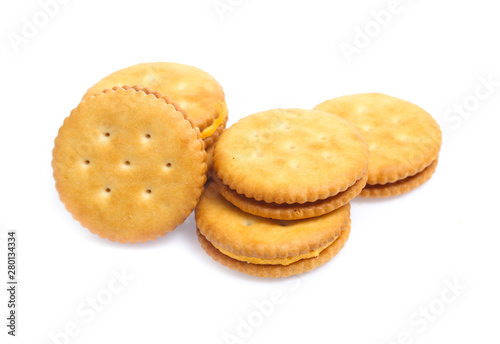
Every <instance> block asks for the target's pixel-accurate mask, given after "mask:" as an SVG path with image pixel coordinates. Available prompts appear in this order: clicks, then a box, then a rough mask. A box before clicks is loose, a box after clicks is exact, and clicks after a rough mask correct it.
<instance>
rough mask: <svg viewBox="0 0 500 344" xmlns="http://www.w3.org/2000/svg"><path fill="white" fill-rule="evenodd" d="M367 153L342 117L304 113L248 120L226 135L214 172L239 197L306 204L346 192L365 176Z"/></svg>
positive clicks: (260, 115) (273, 112) (277, 112)
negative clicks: (239, 195)
mask: <svg viewBox="0 0 500 344" xmlns="http://www.w3.org/2000/svg"><path fill="white" fill-rule="evenodd" d="M367 163H368V148H367V145H366V143H365V141H364V139H363V137H362V136H361V134H360V133H359V131H358V130H357V129H356V128H355V127H354V126H352V125H351V124H349V123H348V122H347V121H345V120H343V119H341V118H340V117H336V116H331V114H329V113H326V112H322V111H315V110H302V109H275V110H269V111H264V112H260V113H257V114H253V115H250V116H248V117H245V118H243V119H241V120H240V121H238V122H237V123H236V124H234V125H233V126H231V128H229V129H227V130H225V131H224V133H223V134H222V135H221V137H220V138H219V141H218V142H217V145H216V147H215V152H214V171H215V173H216V174H217V176H218V177H219V178H220V179H221V181H222V182H223V183H224V184H225V185H227V186H228V187H229V188H231V189H233V190H235V191H236V192H237V193H239V194H242V195H245V196H246V197H247V198H253V199H255V200H257V201H265V202H268V203H278V204H283V203H288V204H292V203H305V202H314V201H317V200H320V199H326V198H328V197H331V196H334V195H336V194H338V193H339V192H342V191H345V190H347V189H348V188H349V187H350V186H351V185H353V184H354V183H355V182H356V181H357V180H359V179H360V178H361V176H362V175H363V173H364V172H365V169H366V166H367Z"/></svg>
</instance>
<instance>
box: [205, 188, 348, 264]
mask: <svg viewBox="0 0 500 344" xmlns="http://www.w3.org/2000/svg"><path fill="white" fill-rule="evenodd" d="M213 186H214V185H213V183H211V184H209V185H208V186H207V188H206V191H205V192H204V193H203V195H202V197H201V199H200V203H199V204H198V206H197V207H196V210H195V218H196V225H197V227H198V228H199V230H200V231H201V234H203V236H205V237H206V238H207V240H209V241H210V242H211V243H213V244H214V245H215V246H217V247H220V248H221V249H223V250H226V251H229V252H231V253H233V254H235V255H239V256H247V257H254V258H263V259H275V258H287V257H296V256H298V255H300V254H304V253H308V252H310V251H312V250H316V249H318V248H320V247H323V246H325V245H326V244H327V243H329V242H332V241H333V240H335V238H336V237H337V236H338V235H339V233H340V231H341V230H342V229H343V228H344V227H345V226H346V224H347V222H348V221H349V215H350V205H349V204H347V205H344V206H343V207H341V208H339V209H337V210H335V211H333V212H330V213H328V214H325V215H323V216H319V217H314V218H310V219H305V220H296V221H279V220H273V219H266V218H262V217H259V216H254V215H251V214H247V213H245V212H243V211H241V210H240V209H239V208H237V207H235V206H234V205H232V204H231V203H229V202H228V201H227V200H226V199H225V198H224V197H222V195H221V194H220V193H218V192H216V193H214V189H215V190H216V188H214V187H213Z"/></svg>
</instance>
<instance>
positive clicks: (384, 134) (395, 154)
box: [315, 93, 441, 197]
mask: <svg viewBox="0 0 500 344" xmlns="http://www.w3.org/2000/svg"><path fill="white" fill-rule="evenodd" d="M315 109H317V110H322V111H328V112H330V113H332V114H335V115H337V116H340V117H342V118H344V119H346V120H348V121H349V122H350V123H352V124H353V125H354V126H356V128H358V129H359V131H360V132H361V133H362V134H363V136H364V138H365V139H366V142H367V143H368V145H369V147H370V163H369V164H368V181H367V186H366V187H365V188H364V189H363V191H362V192H361V194H360V196H361V197H388V196H396V195H400V194H403V193H406V192H408V191H410V190H413V189H415V188H416V187H418V186H420V185H422V184H423V183H425V182H426V181H427V180H429V179H430V178H431V176H432V174H433V173H434V171H435V170H436V166H437V161H438V155H439V151H440V148H441V130H440V128H439V125H438V124H437V122H436V120H434V118H432V116H431V115H430V114H428V113H427V112H426V111H425V110H424V109H422V108H420V107H419V106H417V105H415V104H412V103H410V102H408V101H405V100H402V99H398V98H395V97H391V96H387V95H384V94H380V93H363V94H355V95H350V96H343V97H339V98H335V99H331V100H327V101H325V102H323V103H321V104H319V105H317V106H316V107H315Z"/></svg>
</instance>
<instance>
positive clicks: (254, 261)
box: [214, 241, 335, 265]
mask: <svg viewBox="0 0 500 344" xmlns="http://www.w3.org/2000/svg"><path fill="white" fill-rule="evenodd" d="M334 242H335V241H332V242H329V243H327V244H326V245H325V246H321V247H319V248H317V249H315V250H312V251H309V252H307V253H303V254H299V255H298V256H295V257H286V258H274V259H264V258H255V257H246V256H239V255H236V254H234V253H231V252H229V251H226V250H224V249H222V248H220V247H217V246H215V245H214V247H215V248H216V249H218V250H219V251H220V252H221V253H222V254H225V255H226V256H229V257H231V258H233V259H236V260H239V261H242V262H247V263H251V264H270V265H290V264H292V263H295V262H297V261H299V260H302V259H307V258H315V257H317V256H319V254H320V253H321V252H322V251H323V250H324V249H326V248H327V247H328V246H330V245H331V244H333V243H334Z"/></svg>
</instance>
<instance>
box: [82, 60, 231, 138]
mask: <svg viewBox="0 0 500 344" xmlns="http://www.w3.org/2000/svg"><path fill="white" fill-rule="evenodd" d="M123 85H131V86H132V85H139V86H140V87H142V88H149V89H151V90H153V91H158V92H160V93H161V94H163V95H167V96H169V97H170V98H171V99H173V100H174V101H175V102H176V103H178V104H179V105H180V106H181V108H182V109H184V110H185V111H186V112H187V113H188V115H189V117H190V118H191V119H192V120H193V121H194V123H195V124H196V126H197V127H198V128H199V129H200V132H202V138H203V139H205V138H206V137H204V134H203V130H205V129H206V128H208V127H210V126H211V125H212V124H213V123H214V121H215V120H216V119H217V118H218V117H219V116H221V115H222V116H227V107H226V103H225V96H224V91H223V89H222V87H221V85H220V84H219V83H218V82H217V80H216V79H215V78H214V77H213V76H211V75H210V74H208V73H207V72H205V71H203V70H201V69H199V68H196V67H193V66H188V65H184V64H180V63H173V62H150V63H139V64H136V65H134V66H130V67H127V68H123V69H121V70H118V71H116V72H114V73H112V74H110V75H108V76H106V77H105V78H103V79H102V80H101V81H99V82H98V83H96V84H95V85H94V86H92V87H91V88H90V89H89V90H88V91H87V93H86V94H85V95H84V96H83V100H85V99H88V98H89V97H92V96H93V95H95V94H97V93H100V92H102V91H103V90H104V89H111V88H113V87H114V86H123ZM207 146H209V144H207Z"/></svg>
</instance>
